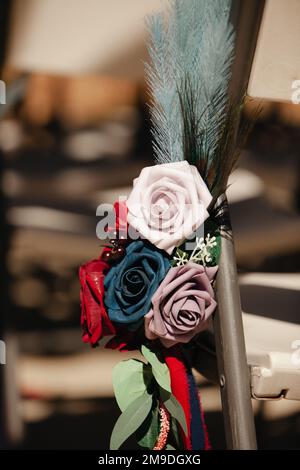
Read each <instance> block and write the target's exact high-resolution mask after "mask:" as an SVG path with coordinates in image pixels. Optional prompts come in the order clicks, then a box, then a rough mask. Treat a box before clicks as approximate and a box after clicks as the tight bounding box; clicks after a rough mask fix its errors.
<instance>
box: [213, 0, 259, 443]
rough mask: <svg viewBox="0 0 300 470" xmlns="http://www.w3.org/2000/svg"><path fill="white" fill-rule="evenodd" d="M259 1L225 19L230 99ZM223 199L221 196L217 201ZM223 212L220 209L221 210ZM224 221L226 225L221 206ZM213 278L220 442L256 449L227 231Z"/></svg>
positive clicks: (238, 84) (251, 46)
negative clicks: (232, 40) (229, 34)
mask: <svg viewBox="0 0 300 470" xmlns="http://www.w3.org/2000/svg"><path fill="white" fill-rule="evenodd" d="M263 8H264V0H243V1H237V0H233V2H232V11H231V13H232V14H231V18H232V23H233V25H234V27H235V31H236V57H235V61H234V64H233V78H232V82H231V86H230V90H229V93H230V96H231V97H232V99H233V100H234V101H235V100H236V99H240V98H241V97H242V96H243V95H244V94H245V92H246V87H247V84H248V80H249V75H250V71H251V65H252V60H253V55H254V51H255V46H256V41H257V35H258V31H259V26H260V23H261V18H262V13H263ZM224 203H225V207H227V204H226V197H225V196H221V197H220V198H219V200H218V202H217V206H219V205H220V206H222V205H224ZM225 211H226V209H225ZM225 216H226V217H227V223H228V225H229V226H230V220H229V212H228V208H227V213H226V214H225ZM221 248H222V251H221V258H220V263H219V270H218V275H217V280H216V291H217V298H218V311H217V313H216V315H215V316H214V334H215V345H216V353H217V361H218V372H219V381H220V389H221V399H222V408H223V418H224V427H225V435H226V444H227V448H229V449H256V448H257V447H256V433H255V424H254V414H253V410H252V405H251V389H250V371H249V367H248V365H247V358H246V349H245V339H244V330H243V322H242V313H241V312H242V310H241V301H240V292H239V285H238V276H237V269H236V259H235V252H234V245H233V238H232V233H231V232H227V233H226V234H224V236H223V237H222V245H221Z"/></svg>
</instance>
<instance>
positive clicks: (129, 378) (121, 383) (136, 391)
mask: <svg viewBox="0 0 300 470" xmlns="http://www.w3.org/2000/svg"><path fill="white" fill-rule="evenodd" d="M112 377H113V387H114V392H115V396H116V400H117V403H118V405H119V408H120V410H121V411H124V410H126V409H127V408H128V406H129V405H131V403H132V402H133V401H135V400H136V399H137V398H138V397H140V396H141V395H143V394H144V393H146V392H147V390H148V389H149V388H150V385H151V381H152V380H153V378H152V372H151V367H150V366H149V365H148V364H145V363H144V362H142V361H139V360H137V359H129V360H126V361H121V362H119V363H118V364H117V365H116V366H115V367H114V369H113V374H112Z"/></svg>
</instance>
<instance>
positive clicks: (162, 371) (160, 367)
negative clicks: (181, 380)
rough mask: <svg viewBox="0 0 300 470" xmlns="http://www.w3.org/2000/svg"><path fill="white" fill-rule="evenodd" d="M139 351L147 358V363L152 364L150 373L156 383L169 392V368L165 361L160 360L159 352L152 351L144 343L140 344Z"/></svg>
mask: <svg viewBox="0 0 300 470" xmlns="http://www.w3.org/2000/svg"><path fill="white" fill-rule="evenodd" d="M141 352H142V354H143V356H144V357H145V358H146V359H147V361H148V362H149V364H151V366H152V373H153V375H154V378H155V380H156V382H157V383H158V385H159V386H160V387H161V388H163V389H164V390H166V391H167V392H169V393H171V380H170V373H169V369H168V367H167V365H166V363H165V362H162V360H161V358H159V353H158V352H156V353H155V352H154V351H152V350H151V349H149V348H147V347H146V346H145V345H143V346H142V349H141Z"/></svg>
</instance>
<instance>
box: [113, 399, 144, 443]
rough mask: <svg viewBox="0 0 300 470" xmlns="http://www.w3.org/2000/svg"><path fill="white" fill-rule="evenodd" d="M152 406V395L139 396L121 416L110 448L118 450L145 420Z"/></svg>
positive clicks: (114, 430) (115, 427)
mask: <svg viewBox="0 0 300 470" xmlns="http://www.w3.org/2000/svg"><path fill="white" fill-rule="evenodd" d="M151 408H152V396H151V395H148V394H147V393H145V394H143V395H141V396H140V397H138V398H137V399H136V400H135V401H133V402H132V403H131V404H130V405H129V406H128V408H127V409H126V410H125V411H124V412H123V413H122V414H121V416H119V418H118V420H117V422H116V424H115V426H114V429H113V432H112V435H111V438H110V450H117V449H119V448H120V447H121V445H122V444H123V443H124V442H125V441H126V440H127V439H128V437H129V436H131V434H133V433H134V432H135V431H136V430H137V429H138V428H139V427H140V426H141V424H142V423H143V422H144V421H145V419H146V418H147V416H148V414H149V413H150V410H151Z"/></svg>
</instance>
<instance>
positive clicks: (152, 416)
mask: <svg viewBox="0 0 300 470" xmlns="http://www.w3.org/2000/svg"><path fill="white" fill-rule="evenodd" d="M159 430H160V418H159V409H158V403H157V402H155V404H154V405H153V407H152V410H151V411H150V413H149V414H148V416H147V418H146V419H145V421H144V422H143V424H142V425H141V426H140V428H139V429H138V430H137V436H136V437H137V441H138V444H139V445H140V446H141V447H144V448H146V449H150V450H151V449H153V447H154V446H155V443H156V441H157V437H158V435H159Z"/></svg>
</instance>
